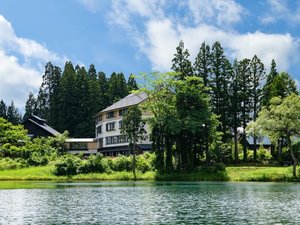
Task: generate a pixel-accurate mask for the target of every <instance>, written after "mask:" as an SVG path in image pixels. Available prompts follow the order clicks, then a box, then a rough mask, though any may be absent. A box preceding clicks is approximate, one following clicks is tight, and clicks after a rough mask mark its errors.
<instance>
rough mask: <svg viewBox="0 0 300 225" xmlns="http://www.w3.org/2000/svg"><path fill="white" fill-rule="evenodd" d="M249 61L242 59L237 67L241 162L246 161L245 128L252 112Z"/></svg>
mask: <svg viewBox="0 0 300 225" xmlns="http://www.w3.org/2000/svg"><path fill="white" fill-rule="evenodd" d="M250 62H251V61H250V59H243V60H241V61H240V62H239V65H238V76H239V80H240V104H241V121H242V128H243V133H242V135H241V137H242V143H243V160H244V161H247V140H246V127H247V123H248V122H249V121H250V112H251V110H252V104H251V90H252V89H253V88H252V83H251V76H250Z"/></svg>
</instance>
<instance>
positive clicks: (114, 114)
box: [95, 93, 151, 156]
mask: <svg viewBox="0 0 300 225" xmlns="http://www.w3.org/2000/svg"><path fill="white" fill-rule="evenodd" d="M146 99H147V94H146V93H138V94H130V95H128V96H126V97H125V98H123V99H121V100H120V101H118V102H116V103H115V104H113V105H111V106H109V107H107V108H106V109H104V110H102V111H101V112H99V113H98V114H97V115H96V117H95V122H96V141H97V149H98V152H100V153H102V154H103V155H108V156H116V155H118V154H121V155H129V154H131V152H130V149H129V140H128V138H127V137H126V135H123V134H121V129H122V125H123V124H122V119H123V116H124V114H125V113H126V111H127V110H128V108H129V107H130V106H133V105H137V104H141V103H143V102H144V101H145V100H146ZM149 116H150V114H149V113H147V112H143V115H142V117H144V118H145V117H149ZM145 130H146V132H147V133H146V135H145V139H144V140H142V141H140V142H138V151H140V152H141V153H142V152H144V151H149V150H150V149H151V141H150V129H149V127H148V126H147V124H146V125H145Z"/></svg>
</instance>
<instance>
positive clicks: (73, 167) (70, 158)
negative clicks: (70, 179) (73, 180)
mask: <svg viewBox="0 0 300 225" xmlns="http://www.w3.org/2000/svg"><path fill="white" fill-rule="evenodd" d="M81 165H82V163H81V160H80V159H79V158H78V157H76V156H74V155H70V154H68V155H65V156H63V157H62V158H61V160H60V162H58V163H57V164H55V171H54V174H55V175H56V176H70V175H76V174H78V173H79V172H80V169H81Z"/></svg>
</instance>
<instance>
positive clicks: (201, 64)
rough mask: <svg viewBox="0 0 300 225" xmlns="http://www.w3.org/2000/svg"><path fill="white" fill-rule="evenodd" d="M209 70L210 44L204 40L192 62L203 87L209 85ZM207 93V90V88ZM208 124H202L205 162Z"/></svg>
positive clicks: (208, 152) (208, 158) (208, 156)
mask: <svg viewBox="0 0 300 225" xmlns="http://www.w3.org/2000/svg"><path fill="white" fill-rule="evenodd" d="M210 72H211V53H210V46H209V45H206V44H205V42H203V43H202V45H201V47H200V49H199V53H198V55H197V57H196V59H195V63H194V73H195V75H196V76H198V77H201V78H202V79H203V84H204V86H205V87H208V86H209V80H208V78H209V75H210ZM207 93H208V94H209V90H207ZM208 132H209V128H208V124H204V135H203V136H204V137H203V139H204V140H203V142H204V143H203V144H204V151H205V156H206V162H207V163H208V164H209V163H210V160H211V159H210V158H211V157H210V151H209V139H208V136H209V135H208Z"/></svg>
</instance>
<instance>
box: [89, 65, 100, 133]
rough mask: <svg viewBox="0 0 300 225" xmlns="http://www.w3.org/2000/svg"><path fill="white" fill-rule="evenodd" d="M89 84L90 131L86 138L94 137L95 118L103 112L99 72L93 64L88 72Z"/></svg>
mask: <svg viewBox="0 0 300 225" xmlns="http://www.w3.org/2000/svg"><path fill="white" fill-rule="evenodd" d="M87 75H88V82H89V93H90V96H89V100H88V101H89V108H90V111H89V117H88V118H89V119H88V124H89V125H88V131H87V134H86V137H93V136H94V135H95V134H94V130H95V125H94V121H93V117H94V116H95V115H96V113H97V112H99V111H101V110H102V109H103V108H102V107H101V104H102V98H101V90H100V83H99V82H98V79H97V71H96V69H95V66H94V65H93V64H91V65H90V68H89V70H88V73H87Z"/></svg>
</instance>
